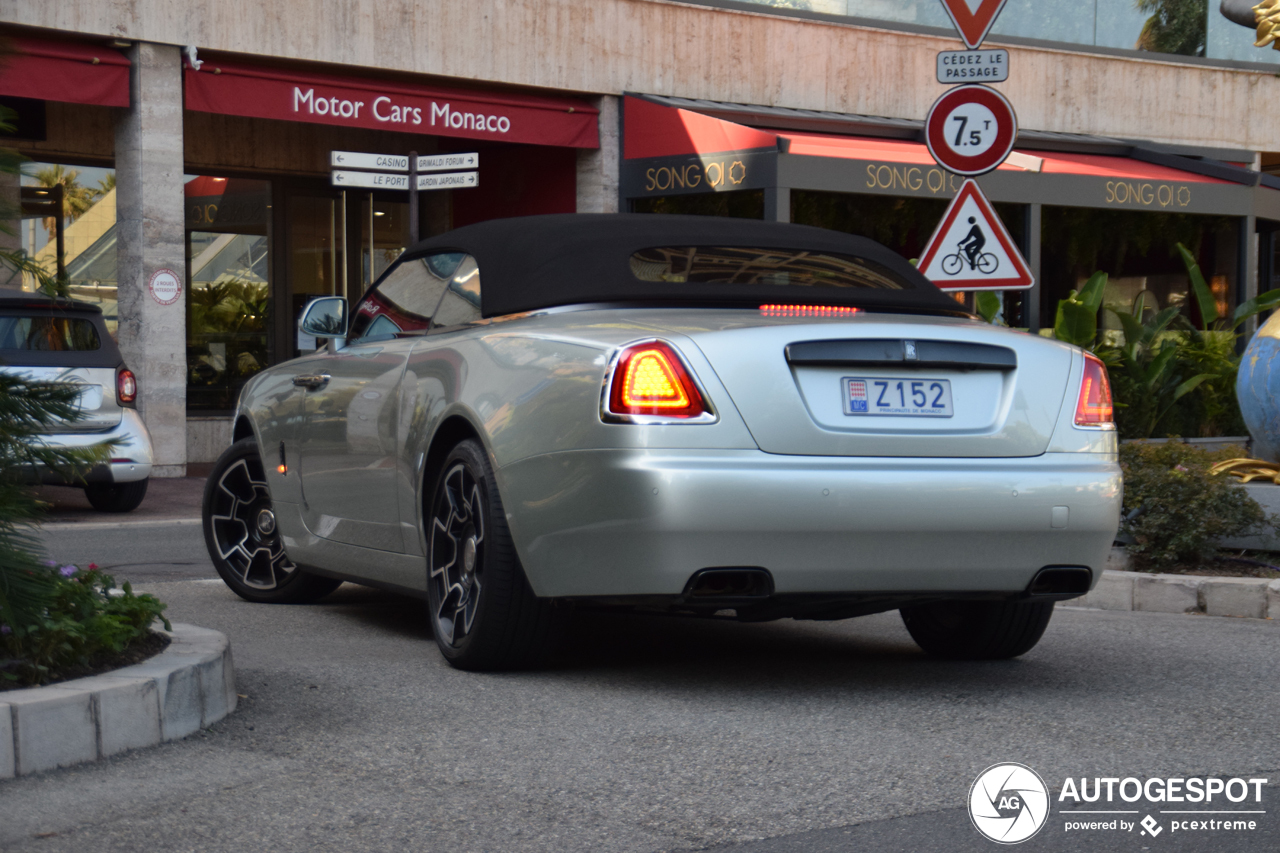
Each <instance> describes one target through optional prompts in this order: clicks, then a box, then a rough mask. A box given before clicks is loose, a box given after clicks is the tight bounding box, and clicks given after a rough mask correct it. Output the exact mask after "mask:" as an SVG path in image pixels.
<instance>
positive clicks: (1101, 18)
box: [739, 0, 1280, 63]
mask: <svg viewBox="0 0 1280 853" xmlns="http://www.w3.org/2000/svg"><path fill="white" fill-rule="evenodd" d="M739 2H744V3H754V4H756V5H759V6H768V7H772V8H774V9H779V10H798V11H803V12H818V13H820V14H824V15H839V16H841V17H853V18H865V19H870V20H875V21H891V22H895V23H903V24H918V25H921V26H928V27H942V28H946V29H950V28H951V20H950V19H949V18H948V17H947V14H946V12H945V11H944V10H943V7H942V4H941V3H939V2H938V0H739ZM1189 7H1190V8H1189ZM1189 12H1190V13H1189ZM1153 18H1155V19H1156V20H1155V22H1154V24H1153V25H1152V26H1151V27H1148V22H1150V21H1152V19H1153ZM991 32H992V34H993V35H996V36H1001V35H1005V36H1020V37H1023V38H1033V39H1043V40H1045V41H1056V42H1065V43H1067V44H1078V45H1089V46H1094V47H1108V48H1120V49H1128V50H1133V49H1135V48H1136V49H1141V50H1151V51H1155V52H1164V53H1177V54H1183V55H1187V56H1208V57H1210V58H1212V59H1227V60H1241V61H1246V62H1268V63H1277V62H1280V53H1278V52H1277V51H1274V50H1262V49H1259V48H1256V47H1254V46H1253V42H1254V39H1255V35H1254V33H1253V31H1252V30H1249V29H1247V28H1245V27H1242V26H1240V25H1238V24H1234V23H1232V22H1231V21H1228V20H1227V19H1226V18H1224V17H1223V16H1222V15H1221V14H1220V13H1219V11H1218V2H1217V0H1213V2H1209V0H1093V2H1089V0H1085V2H1076V3H1046V2H1045V0H1009V3H1008V5H1007V6H1005V8H1004V11H1003V12H1001V13H1000V17H999V18H997V19H996V23H995V26H994V27H993V28H992V30H991Z"/></svg>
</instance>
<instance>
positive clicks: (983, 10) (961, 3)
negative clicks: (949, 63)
mask: <svg viewBox="0 0 1280 853" xmlns="http://www.w3.org/2000/svg"><path fill="white" fill-rule="evenodd" d="M1008 2H1009V0H942V6H943V8H945V9H946V10H947V15H949V16H950V17H951V22H952V23H953V24H955V25H956V30H957V31H958V32H959V33H960V40H961V41H963V42H964V46H965V47H967V48H969V49H970V50H977V49H978V47H979V46H980V45H981V44H982V41H983V39H985V38H986V37H987V33H989V32H991V25H992V24H994V23H995V22H996V18H997V17H999V15H1000V11H1001V10H1002V9H1004V4H1005V3H1008Z"/></svg>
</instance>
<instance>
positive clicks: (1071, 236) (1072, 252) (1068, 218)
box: [1040, 206, 1239, 340]
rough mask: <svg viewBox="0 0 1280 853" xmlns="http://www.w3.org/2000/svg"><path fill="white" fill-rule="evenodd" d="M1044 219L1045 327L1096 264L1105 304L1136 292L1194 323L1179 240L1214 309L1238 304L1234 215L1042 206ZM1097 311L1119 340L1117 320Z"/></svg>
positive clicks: (1117, 303) (1150, 306) (1149, 306)
mask: <svg viewBox="0 0 1280 853" xmlns="http://www.w3.org/2000/svg"><path fill="white" fill-rule="evenodd" d="M1042 222H1043V226H1042V232H1041V234H1042V237H1041V240H1042V243H1041V285H1040V286H1041V288H1042V291H1041V292H1042V296H1041V300H1040V322H1041V325H1042V326H1044V327H1045V328H1048V327H1051V326H1052V325H1053V318H1054V312H1055V311H1056V310H1057V305H1058V300H1060V299H1065V298H1066V297H1067V295H1068V293H1070V291H1071V290H1073V289H1079V288H1080V286H1081V285H1083V284H1084V282H1086V281H1088V279H1089V276H1091V275H1093V274H1094V273H1095V272H1097V271H1102V272H1105V273H1107V275H1108V277H1109V279H1108V283H1107V290H1106V292H1105V295H1104V297H1103V304H1104V306H1105V307H1106V308H1111V309H1118V310H1123V311H1132V310H1133V309H1134V305H1135V300H1136V299H1137V298H1138V297H1139V296H1140V295H1141V296H1142V305H1143V312H1144V314H1147V313H1149V312H1154V311H1162V310H1164V309H1165V308H1169V307H1178V308H1181V309H1183V311H1184V313H1185V314H1186V315H1187V318H1188V319H1189V320H1190V321H1191V322H1193V323H1197V324H1198V323H1199V321H1200V317H1199V313H1198V309H1197V307H1196V304H1195V299H1193V298H1190V296H1189V294H1190V289H1191V282H1190V279H1189V278H1188V276H1187V269H1186V266H1185V265H1184V264H1183V262H1182V258H1181V256H1180V255H1179V254H1178V251H1177V244H1178V243H1182V245H1184V246H1186V247H1187V248H1188V249H1189V250H1190V251H1191V253H1192V254H1193V255H1195V256H1196V260H1197V263H1199V265H1200V270H1201V272H1202V273H1203V274H1204V277H1205V280H1206V281H1207V282H1208V283H1209V286H1210V290H1211V291H1213V294H1214V297H1215V299H1216V301H1217V302H1218V308H1219V311H1220V312H1222V313H1227V314H1229V313H1230V312H1231V311H1232V310H1234V307H1235V305H1236V304H1237V297H1236V281H1237V279H1238V275H1237V270H1236V267H1237V265H1238V262H1239V237H1238V232H1239V224H1238V220H1237V219H1235V218H1233V217H1228V216H1193V215H1189V214H1179V213H1138V212H1129V211H1114V210H1094V209H1088V208H1068V207H1049V206H1046V207H1045V208H1044V218H1043V220H1042ZM1102 313H1103V316H1102V318H1101V321H1102V327H1103V329H1104V330H1106V333H1107V335H1108V336H1110V337H1113V338H1115V339H1116V340H1119V336H1120V333H1121V327H1120V322H1119V321H1118V320H1117V319H1116V318H1115V315H1114V314H1113V313H1111V312H1110V311H1106V310H1104V311H1103V312H1102Z"/></svg>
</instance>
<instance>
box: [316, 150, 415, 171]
mask: <svg viewBox="0 0 1280 853" xmlns="http://www.w3.org/2000/svg"><path fill="white" fill-rule="evenodd" d="M329 165H330V166H332V167H333V168H335V169H375V170H377V171H380V172H407V171H409V158H408V157H406V156H404V155H402V154H366V153H364V152H361V151H330V152H329Z"/></svg>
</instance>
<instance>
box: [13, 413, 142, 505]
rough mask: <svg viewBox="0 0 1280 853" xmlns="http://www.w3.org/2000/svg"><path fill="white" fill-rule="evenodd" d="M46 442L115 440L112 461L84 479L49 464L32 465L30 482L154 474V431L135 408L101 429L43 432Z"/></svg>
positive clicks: (126, 479) (119, 479) (121, 479)
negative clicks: (42, 465) (65, 474)
mask: <svg viewBox="0 0 1280 853" xmlns="http://www.w3.org/2000/svg"><path fill="white" fill-rule="evenodd" d="M40 440H41V441H42V442H43V443H44V444H46V445H49V446H52V447H66V448H77V447H93V446H94V445H97V444H102V443H103V442H108V441H111V442H115V446H114V447H113V448H112V450H111V459H112V461H111V462H108V463H104V464H102V465H96V466H94V467H93V469H92V470H90V471H89V472H88V473H87V474H85V476H84V479H83V481H82V480H79V479H75V480H68V479H67V478H66V477H64V476H62V475H61V474H59V473H57V472H56V471H50V470H48V469H46V468H40V469H32V470H29V471H28V472H27V476H26V478H27V479H28V480H29V481H30V482H37V483H43V484H45V485H50V486H80V485H83V484H84V483H107V484H111V483H133V482H136V481H138V480H145V479H147V478H148V477H150V476H151V465H152V456H151V434H150V433H149V432H147V427H146V424H144V423H143V422H142V417H141V415H139V414H138V412H137V410H135V409H125V410H124V413H123V415H122V416H121V418H120V423H118V424H117V425H116V426H115V427H113V428H111V429H109V430H103V431H101V432H80V433H57V434H53V435H45V436H41V439H40Z"/></svg>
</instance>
